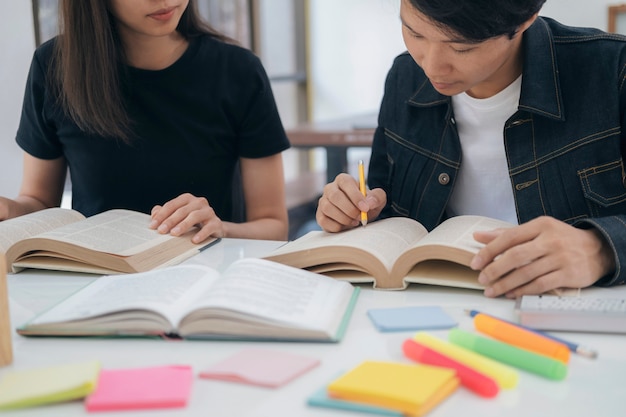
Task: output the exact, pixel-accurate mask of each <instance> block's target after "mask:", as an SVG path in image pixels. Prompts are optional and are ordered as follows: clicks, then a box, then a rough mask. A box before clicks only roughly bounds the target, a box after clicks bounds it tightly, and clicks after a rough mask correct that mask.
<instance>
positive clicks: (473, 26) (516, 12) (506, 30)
mask: <svg viewBox="0 0 626 417" xmlns="http://www.w3.org/2000/svg"><path fill="white" fill-rule="evenodd" d="M408 1H409V3H410V4H411V5H412V6H413V7H414V8H415V9H416V10H418V11H419V12H420V13H422V14H424V15H425V16H426V17H428V18H429V19H430V20H432V21H433V23H435V24H436V25H437V26H439V27H441V28H442V29H443V31H444V32H446V33H450V34H454V35H459V36H461V37H462V38H463V39H466V40H468V41H475V42H481V41H484V40H487V39H490V38H495V37H498V36H502V35H508V36H509V37H510V38H512V37H513V36H514V35H515V33H516V32H517V29H518V28H519V26H520V25H521V24H522V23H524V22H526V21H527V20H528V19H530V18H531V17H532V16H533V15H534V14H535V13H537V12H538V11H539V10H541V7H542V6H543V4H544V3H545V2H546V0H408Z"/></svg>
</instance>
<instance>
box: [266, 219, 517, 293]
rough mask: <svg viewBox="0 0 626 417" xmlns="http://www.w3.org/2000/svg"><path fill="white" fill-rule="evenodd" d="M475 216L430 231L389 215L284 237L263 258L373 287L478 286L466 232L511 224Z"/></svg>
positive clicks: (473, 246)
mask: <svg viewBox="0 0 626 417" xmlns="http://www.w3.org/2000/svg"><path fill="white" fill-rule="evenodd" d="M511 226H513V225H512V224H510V223H506V222H503V221H501V220H496V219H491V218H487V217H481V216H457V217H452V218H450V219H448V220H446V221H444V222H443V223H441V224H440V225H439V226H437V227H436V228H435V229H434V230H432V231H431V232H430V233H428V231H427V230H426V228H424V227H423V226H422V225H421V224H420V223H419V222H417V221H415V220H413V219H409V218H406V217H391V218H387V219H382V220H378V221H375V222H372V223H368V224H367V226H365V227H356V228H354V229H350V230H347V231H344V232H340V233H326V232H321V231H313V232H309V233H307V234H306V235H304V236H302V237H300V238H298V239H296V240H294V241H291V242H288V243H286V244H285V245H283V246H281V247H280V248H278V249H276V250H275V251H273V252H272V253H271V254H270V255H268V256H266V257H265V258H266V259H269V260H272V261H276V262H280V263H283V264H286V265H291V266H295V267H298V268H306V269H309V270H311V271H315V272H318V273H323V274H326V275H329V276H332V277H334V278H337V279H344V280H347V281H350V282H373V283H374V287H375V288H385V289H404V288H406V287H407V285H408V284H409V283H419V284H433V285H446V286H452V287H461V288H474V289H482V288H484V287H483V286H482V285H481V284H479V283H478V280H477V277H478V272H476V271H473V270H471V269H470V268H469V267H468V265H469V263H470V261H471V260H472V257H473V256H474V254H476V253H477V252H478V250H479V249H480V248H481V247H482V246H483V245H482V244H480V243H478V242H476V241H475V240H474V238H473V237H472V233H473V232H474V231H477V230H492V229H496V228H503V227H511Z"/></svg>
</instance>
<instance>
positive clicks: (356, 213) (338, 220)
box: [315, 174, 387, 232]
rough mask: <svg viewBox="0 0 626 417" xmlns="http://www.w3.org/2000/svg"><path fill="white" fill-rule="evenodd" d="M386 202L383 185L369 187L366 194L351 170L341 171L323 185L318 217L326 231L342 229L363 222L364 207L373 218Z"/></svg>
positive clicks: (372, 218)
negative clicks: (371, 188) (373, 187)
mask: <svg viewBox="0 0 626 417" xmlns="http://www.w3.org/2000/svg"><path fill="white" fill-rule="evenodd" d="M386 203H387V195H386V193H385V192H384V191H383V190H382V189H381V188H376V189H374V190H368V192H367V196H366V197H364V196H363V194H362V193H361V191H360V190H359V183H358V181H357V180H356V179H354V178H352V177H351V176H350V175H348V174H339V175H337V177H336V178H335V180H334V181H333V182H331V183H329V184H326V186H325V187H324V193H323V194H322V197H320V199H319V202H318V205H317V213H316V214H315V218H316V220H317V223H318V224H319V225H320V226H321V227H322V229H324V230H325V231H327V232H340V231H342V230H346V229H351V228H353V227H355V226H358V225H359V224H360V217H361V211H364V212H366V213H367V218H368V221H373V220H374V219H375V218H376V217H378V215H379V214H380V212H381V211H382V209H383V207H385V204H386Z"/></svg>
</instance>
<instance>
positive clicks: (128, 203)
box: [0, 0, 289, 242]
mask: <svg viewBox="0 0 626 417" xmlns="http://www.w3.org/2000/svg"><path fill="white" fill-rule="evenodd" d="M59 12H60V16H61V20H60V24H61V27H60V31H61V34H60V35H59V36H58V37H56V38H54V39H52V40H50V41H48V42H46V43H44V44H43V45H42V46H41V47H39V48H38V49H37V50H36V52H35V55H34V58H33V61H32V65H31V69H30V73H29V78H28V81H27V86H26V92H25V97H24V104H23V111H22V117H21V120H20V125H19V129H18V132H17V143H18V144H19V146H20V147H21V148H22V149H23V150H24V176H23V183H22V187H21V190H20V193H19V196H18V197H17V198H15V199H13V200H11V199H7V198H0V219H7V218H11V217H15V216H19V215H22V214H25V213H29V212H33V211H36V210H41V209H44V208H47V207H53V206H58V205H59V204H60V201H61V197H62V193H63V186H64V183H65V175H66V172H67V171H68V168H69V173H70V176H71V182H72V207H73V208H74V209H76V210H78V211H80V212H82V213H83V214H85V215H87V216H89V215H93V214H96V213H99V212H102V211H105V210H108V209H112V208H127V209H132V210H137V211H143V212H147V213H151V214H152V222H151V224H150V225H149V226H150V227H152V228H154V229H158V230H159V232H161V233H171V234H173V235H180V234H182V233H184V232H186V231H188V230H189V229H190V228H192V227H194V226H198V227H199V231H198V232H197V234H196V236H195V237H194V239H195V241H197V242H200V241H202V240H204V238H206V237H207V236H209V235H212V236H218V237H243V238H260V239H278V240H280V239H285V238H286V237H287V210H286V206H285V195H284V194H285V191H284V177H283V166H282V156H281V152H282V151H283V150H285V149H287V148H288V147H289V142H288V140H287V137H286V135H285V132H284V129H283V126H282V124H281V121H280V118H279V115H278V112H277V109H276V104H275V102H274V98H273V95H272V91H271V88H270V84H269V81H268V78H267V75H266V73H265V71H264V69H263V67H262V65H261V63H260V61H259V59H258V58H257V57H256V56H255V55H254V54H252V53H251V52H250V51H248V50H246V49H244V48H242V47H240V46H238V45H236V44H235V42H233V41H231V40H230V39H228V38H227V37H225V36H223V35H221V34H220V33H218V32H216V31H215V30H213V29H212V28H211V27H209V26H208V25H207V24H205V23H203V22H202V21H201V19H200V18H199V16H198V13H197V11H196V8H195V5H194V1H193V0H134V1H128V0H81V1H77V0H62V1H61V5H60V8H59ZM236 169H240V172H241V183H242V190H243V197H244V200H245V216H246V218H245V221H243V222H241V223H235V222H233V221H231V220H233V218H232V215H233V212H234V210H233V198H232V196H233V190H232V184H233V176H234V175H235V174H237V173H236Z"/></svg>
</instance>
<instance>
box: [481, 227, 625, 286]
mask: <svg viewBox="0 0 626 417" xmlns="http://www.w3.org/2000/svg"><path fill="white" fill-rule="evenodd" d="M474 239H476V240H477V241H478V242H481V243H485V244H486V245H485V247H484V248H482V249H481V250H480V251H479V252H478V254H476V256H475V257H474V259H473V260H472V262H471V265H470V266H471V268H472V269H475V270H480V271H481V272H480V275H479V277H478V281H479V282H480V283H481V284H483V285H485V287H486V289H485V295H486V296H488V297H497V296H500V295H503V294H504V295H505V296H506V297H508V298H516V297H520V296H522V295H525V294H542V293H544V292H547V291H550V290H553V289H557V288H583V287H588V286H591V285H593V284H594V283H595V282H596V281H597V280H598V279H600V278H601V277H602V276H604V275H606V274H608V273H610V272H611V271H613V270H614V269H615V260H614V258H613V252H612V251H611V250H610V248H609V246H608V242H607V241H606V240H605V239H604V238H603V237H602V236H601V235H600V233H599V232H598V231H596V230H594V229H589V230H585V229H577V228H575V227H573V226H570V225H568V224H566V223H564V222H562V221H559V220H556V219H554V218H552V217H539V218H537V219H534V220H531V221H529V222H528V223H524V224H522V225H520V226H517V227H513V228H510V229H497V230H493V231H482V232H476V233H474Z"/></svg>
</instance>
